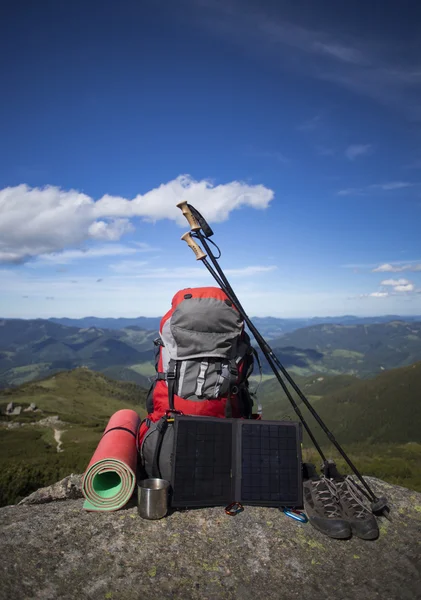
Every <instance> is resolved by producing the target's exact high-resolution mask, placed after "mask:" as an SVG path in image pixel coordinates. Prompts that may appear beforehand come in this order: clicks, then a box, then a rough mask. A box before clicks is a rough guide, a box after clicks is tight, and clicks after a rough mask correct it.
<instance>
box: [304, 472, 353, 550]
mask: <svg viewBox="0 0 421 600" xmlns="http://www.w3.org/2000/svg"><path fill="white" fill-rule="evenodd" d="M303 490H304V509H305V512H306V514H307V516H308V520H309V521H310V523H311V524H312V525H313V527H315V528H316V529H318V530H319V531H320V532H321V533H324V534H325V535H328V536H329V537H331V538H335V539H338V540H343V539H346V538H349V537H351V534H352V531H351V526H350V524H349V523H348V521H346V520H345V519H344V517H343V516H342V512H341V507H340V504H339V502H338V497H337V490H336V486H335V483H334V482H333V481H331V480H330V479H326V478H325V477H318V476H313V477H311V478H310V479H307V480H304V482H303Z"/></svg>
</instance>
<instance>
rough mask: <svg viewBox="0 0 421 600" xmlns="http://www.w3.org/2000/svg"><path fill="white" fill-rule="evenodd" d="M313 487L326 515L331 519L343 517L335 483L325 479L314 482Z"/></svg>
mask: <svg viewBox="0 0 421 600" xmlns="http://www.w3.org/2000/svg"><path fill="white" fill-rule="evenodd" d="M313 486H314V488H315V490H316V498H318V499H319V500H320V502H321V503H322V505H323V508H324V510H325V511H326V515H327V516H328V517H329V518H333V517H341V511H340V507H339V502H338V490H337V488H336V485H335V483H334V482H333V481H331V480H329V479H326V478H325V477H323V478H321V479H320V480H318V481H315V482H313Z"/></svg>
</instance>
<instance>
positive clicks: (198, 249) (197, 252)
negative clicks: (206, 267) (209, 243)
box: [181, 232, 207, 260]
mask: <svg viewBox="0 0 421 600" xmlns="http://www.w3.org/2000/svg"><path fill="white" fill-rule="evenodd" d="M181 239H182V240H183V242H186V243H187V245H188V246H190V248H191V249H192V250H193V252H194V253H195V255H196V260H203V259H204V258H206V256H207V255H206V254H205V253H204V252H203V250H202V248H201V247H200V246H199V244H196V242H195V241H194V239H193V238H192V236H191V234H190V232H187V233H185V234H184V235H182V236H181Z"/></svg>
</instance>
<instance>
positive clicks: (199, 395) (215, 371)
mask: <svg viewBox="0 0 421 600" xmlns="http://www.w3.org/2000/svg"><path fill="white" fill-rule="evenodd" d="M230 383H231V378H230V371H229V361H228V360H226V359H225V360H221V359H220V358H216V359H215V358H206V359H205V358H203V359H202V360H200V359H193V360H183V361H182V362H181V366H180V371H179V376H178V382H177V387H176V394H177V395H178V396H181V397H182V398H185V399H186V400H212V399H214V398H221V397H224V396H227V395H228V393H229V388H230Z"/></svg>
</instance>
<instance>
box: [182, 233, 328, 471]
mask: <svg viewBox="0 0 421 600" xmlns="http://www.w3.org/2000/svg"><path fill="white" fill-rule="evenodd" d="M181 239H182V240H183V241H184V242H186V243H187V245H188V246H190V248H191V249H192V250H193V252H194V253H195V255H196V260H201V261H202V262H203V264H204V265H205V267H206V268H207V270H208V271H209V273H210V274H211V275H212V277H213V278H214V279H215V281H216V282H217V283H218V285H219V287H220V288H221V289H222V291H223V292H225V294H226V295H227V296H228V298H229V299H230V300H231V302H232V303H233V304H234V305H235V306H236V307H237V309H238V312H239V313H240V315H241V317H242V318H243V319H245V313H244V309H243V308H242V306H241V305H240V304H239V302H238V300H237V297H236V296H235V294H233V293H232V292H231V289H228V287H227V286H226V285H225V283H224V281H222V279H220V277H219V276H218V275H217V273H215V271H214V270H213V269H212V267H211V265H210V264H209V262H208V261H207V260H206V258H207V255H206V254H205V253H204V252H203V251H202V249H201V248H200V246H199V245H198V244H196V242H195V241H194V240H193V238H192V236H191V234H190V233H185V234H184V235H182V236H181ZM262 352H263V354H264V355H265V358H266V360H267V361H268V363H269V366H270V367H271V369H272V371H273V373H274V375H275V377H276V379H277V380H278V382H279V383H280V385H281V387H282V389H283V391H284V392H285V395H286V396H287V398H288V400H289V401H290V403H291V405H292V407H293V409H294V410H295V412H296V414H297V415H298V417H299V419H300V421H301V422H302V424H303V426H304V428H305V430H306V431H307V433H308V435H309V436H310V438H311V441H312V442H313V444H314V446H315V448H316V450H317V451H318V453H319V454H320V456H321V458H322V460H323V462H324V463H326V457H325V455H324V454H323V451H322V449H321V448H320V446H319V444H318V442H317V440H316V438H315V437H314V435H313V433H312V431H311V429H310V427H309V425H308V424H307V422H306V420H305V419H304V416H303V414H302V412H301V411H300V409H299V407H298V405H297V403H296V402H295V400H294V398H293V397H292V395H291V393H290V391H289V389H288V388H287V386H286V385H285V382H284V380H283V379H282V377H281V376H280V374H279V372H278V369H277V368H276V365H275V363H274V362H273V360H272V358H271V356H270V355H269V354H267V353H266V351H265V349H264V348H262Z"/></svg>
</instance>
